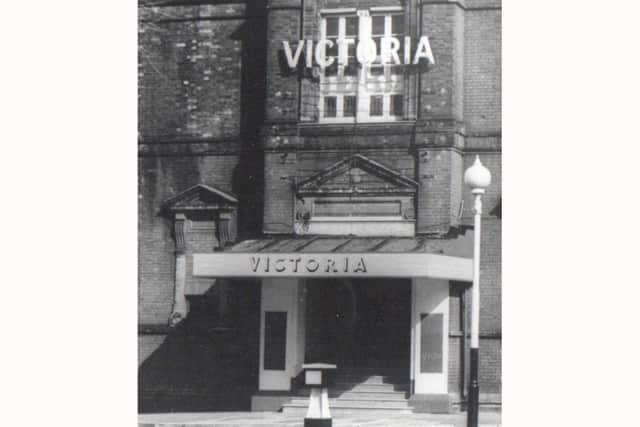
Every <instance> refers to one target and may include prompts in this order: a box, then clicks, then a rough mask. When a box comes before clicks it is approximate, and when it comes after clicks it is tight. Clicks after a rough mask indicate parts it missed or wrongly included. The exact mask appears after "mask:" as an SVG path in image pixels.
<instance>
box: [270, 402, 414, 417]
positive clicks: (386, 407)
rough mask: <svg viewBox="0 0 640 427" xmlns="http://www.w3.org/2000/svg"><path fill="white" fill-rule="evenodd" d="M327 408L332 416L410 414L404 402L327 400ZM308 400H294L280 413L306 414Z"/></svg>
mask: <svg viewBox="0 0 640 427" xmlns="http://www.w3.org/2000/svg"><path fill="white" fill-rule="evenodd" d="M329 407H330V410H331V414H332V415H354V414H357V413H362V412H368V413H389V412H393V413H397V414H411V413H412V412H413V411H412V408H411V406H409V404H408V403H407V402H406V401H397V402H374V401H371V402H363V401H343V400H339V401H338V400H332V399H329ZM308 408H309V399H294V400H292V401H291V402H290V403H286V404H284V405H283V406H282V412H283V413H284V414H288V415H302V416H304V415H305V414H306V413H307V410H308Z"/></svg>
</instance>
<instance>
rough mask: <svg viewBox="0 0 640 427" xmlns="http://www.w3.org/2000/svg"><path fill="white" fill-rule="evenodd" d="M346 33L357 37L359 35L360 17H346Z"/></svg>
mask: <svg viewBox="0 0 640 427" xmlns="http://www.w3.org/2000/svg"><path fill="white" fill-rule="evenodd" d="M345 23H346V27H347V28H346V30H347V31H346V35H347V36H352V37H356V36H357V35H358V17H356V16H354V17H349V18H346V19H345Z"/></svg>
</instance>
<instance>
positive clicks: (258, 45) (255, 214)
mask: <svg viewBox="0 0 640 427" xmlns="http://www.w3.org/2000/svg"><path fill="white" fill-rule="evenodd" d="M246 8H247V9H246V10H247V19H246V20H245V22H244V23H243V24H242V25H241V26H240V27H239V28H238V29H237V30H236V31H235V32H234V33H233V34H232V35H231V37H232V38H233V39H235V40H240V41H242V67H241V69H242V76H241V95H240V111H241V116H240V139H241V141H242V147H241V151H240V158H239V161H238V165H237V167H236V168H235V170H234V173H233V183H232V187H233V188H232V191H233V192H234V193H235V194H237V195H238V196H239V201H240V204H239V206H238V237H239V238H240V239H245V238H248V237H254V236H257V235H259V234H261V232H262V210H263V208H262V205H263V187H264V184H263V183H264V178H263V175H264V166H263V165H264V156H263V154H262V150H261V146H260V131H261V128H262V125H263V124H264V120H265V102H266V101H265V100H266V81H267V56H266V52H267V16H266V0H253V1H250V2H247V4H246Z"/></svg>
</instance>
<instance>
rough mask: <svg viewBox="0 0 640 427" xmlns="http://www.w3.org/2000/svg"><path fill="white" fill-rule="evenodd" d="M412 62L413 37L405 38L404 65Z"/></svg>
mask: <svg viewBox="0 0 640 427" xmlns="http://www.w3.org/2000/svg"><path fill="white" fill-rule="evenodd" d="M409 64H411V37H409V36H406V37H405V38H404V65H409Z"/></svg>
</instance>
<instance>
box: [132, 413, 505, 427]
mask: <svg viewBox="0 0 640 427" xmlns="http://www.w3.org/2000/svg"><path fill="white" fill-rule="evenodd" d="M479 417H480V419H479V425H480V426H481V427H500V426H501V423H502V417H501V414H500V413H499V412H485V413H483V412H481V413H480V415H479ZM466 419H467V418H466V413H456V414H401V415H398V414H389V415H377V414H376V415H366V414H365V415H352V416H340V417H334V418H333V425H334V427H357V426H363V427H369V426H371V427H374V426H390V427H396V426H398V427H399V426H410V427H414V426H415V427H418V426H420V427H424V426H434V427H465V426H466ZM138 422H139V427H212V426H215V427H239V426H250V427H259V426H260V427H303V424H304V420H303V419H302V418H301V417H300V416H298V415H285V414H282V413H277V412H217V413H170V414H141V415H139V416H138Z"/></svg>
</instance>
